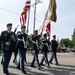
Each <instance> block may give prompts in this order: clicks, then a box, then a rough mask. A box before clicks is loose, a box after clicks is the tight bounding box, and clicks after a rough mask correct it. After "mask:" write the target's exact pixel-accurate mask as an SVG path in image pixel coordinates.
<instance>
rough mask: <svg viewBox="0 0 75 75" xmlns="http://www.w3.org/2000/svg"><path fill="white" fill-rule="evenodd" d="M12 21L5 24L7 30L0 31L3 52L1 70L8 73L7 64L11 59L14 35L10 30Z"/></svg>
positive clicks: (7, 74)
mask: <svg viewBox="0 0 75 75" xmlns="http://www.w3.org/2000/svg"><path fill="white" fill-rule="evenodd" d="M11 29H12V23H9V24H7V30H6V31H2V33H1V44H2V53H3V63H2V65H3V72H4V73H5V74H6V75H9V71H8V66H9V62H10V59H11V55H12V52H13V51H14V48H15V35H14V32H12V31H11Z"/></svg>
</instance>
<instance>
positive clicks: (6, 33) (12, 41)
mask: <svg viewBox="0 0 75 75" xmlns="http://www.w3.org/2000/svg"><path fill="white" fill-rule="evenodd" d="M11 35H14V32H12V31H10V32H9V31H3V32H2V33H1V44H2V50H3V51H8V52H13V51H14V50H15V45H16V40H15V39H13V38H11ZM14 36H15V35H14ZM6 42H10V46H8V50H6V47H7V45H6Z"/></svg>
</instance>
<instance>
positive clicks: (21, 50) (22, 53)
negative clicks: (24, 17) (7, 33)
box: [16, 32, 27, 74]
mask: <svg viewBox="0 0 75 75" xmlns="http://www.w3.org/2000/svg"><path fill="white" fill-rule="evenodd" d="M17 39H18V42H17V46H16V49H19V53H20V59H19V61H18V64H17V69H19V70H20V69H21V70H22V72H23V73H24V74H27V73H26V71H25V70H24V62H25V59H26V57H25V54H26V47H25V45H26V43H24V42H26V40H27V34H26V33H23V32H18V34H17ZM20 60H21V68H20Z"/></svg>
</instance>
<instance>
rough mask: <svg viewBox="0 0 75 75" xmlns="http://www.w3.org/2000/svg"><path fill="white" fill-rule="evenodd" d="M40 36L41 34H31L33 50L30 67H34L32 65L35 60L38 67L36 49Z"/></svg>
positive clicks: (37, 51)
mask: <svg viewBox="0 0 75 75" xmlns="http://www.w3.org/2000/svg"><path fill="white" fill-rule="evenodd" d="M40 37H41V35H33V36H32V42H33V50H34V52H35V53H34V58H33V60H32V63H31V67H35V66H34V63H35V60H36V61H37V65H38V68H40V67H41V66H40V64H39V60H38V53H39V50H38V43H39V38H40Z"/></svg>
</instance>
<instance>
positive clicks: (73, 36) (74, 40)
mask: <svg viewBox="0 0 75 75" xmlns="http://www.w3.org/2000/svg"><path fill="white" fill-rule="evenodd" d="M72 41H73V44H74V46H75V28H74V32H73V35H72Z"/></svg>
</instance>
